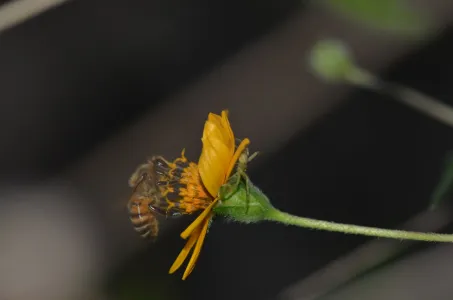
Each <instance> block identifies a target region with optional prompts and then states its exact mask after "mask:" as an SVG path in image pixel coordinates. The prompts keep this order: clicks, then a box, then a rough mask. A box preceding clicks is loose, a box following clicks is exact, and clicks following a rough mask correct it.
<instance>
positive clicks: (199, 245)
mask: <svg viewBox="0 0 453 300" xmlns="http://www.w3.org/2000/svg"><path fill="white" fill-rule="evenodd" d="M211 218H212V213H211V215H210V216H209V218H207V219H205V220H204V223H203V228H202V229H201V233H200V235H199V237H198V240H197V244H196V245H195V249H193V253H192V257H191V258H190V260H189V263H188V264H187V268H186V271H185V272H184V275H183V276H182V280H185V279H186V278H187V277H188V276H189V275H190V273H192V271H193V268H195V263H196V262H197V260H198V257H199V256H200V252H201V248H202V247H203V243H204V240H205V238H206V233H207V232H208V226H209V222H210V221H211Z"/></svg>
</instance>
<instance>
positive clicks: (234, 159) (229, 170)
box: [226, 138, 250, 179]
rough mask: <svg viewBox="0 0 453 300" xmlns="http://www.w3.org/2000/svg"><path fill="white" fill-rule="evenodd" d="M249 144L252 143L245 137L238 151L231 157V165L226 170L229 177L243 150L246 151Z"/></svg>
mask: <svg viewBox="0 0 453 300" xmlns="http://www.w3.org/2000/svg"><path fill="white" fill-rule="evenodd" d="M248 145H250V140H249V139H248V138H245V139H243V140H242V141H241V143H240V144H239V146H238V147H237V149H236V152H235V153H234V155H233V157H232V158H231V161H230V165H229V166H228V171H227V172H226V178H227V179H228V178H229V177H230V174H231V172H232V171H233V168H234V165H235V164H236V162H237V160H238V159H239V156H241V154H242V152H244V150H245V148H247V146H248Z"/></svg>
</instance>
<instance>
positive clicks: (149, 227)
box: [127, 156, 181, 240]
mask: <svg viewBox="0 0 453 300" xmlns="http://www.w3.org/2000/svg"><path fill="white" fill-rule="evenodd" d="M175 166H177V165H176V164H175V163H170V162H168V161H166V160H165V159H164V158H163V157H161V156H155V157H153V158H151V160H149V161H148V162H147V163H146V164H143V165H141V166H139V167H138V168H137V170H136V171H135V172H134V173H133V174H132V176H131V178H130V179H129V186H130V187H132V188H133V192H132V196H131V197H130V199H129V202H128V204H127V209H128V211H129V218H130V220H131V222H132V224H133V225H134V229H135V230H136V231H137V232H138V233H140V235H141V236H142V237H144V238H152V239H153V240H155V239H156V238H157V236H158V234H159V221H158V219H157V215H161V216H165V217H167V218H168V217H178V216H180V215H181V212H180V210H179V209H178V205H175V204H174V203H172V202H170V201H169V197H168V196H169V195H168V192H169V191H171V189H169V186H171V185H175V184H177V178H174V177H175V176H174V173H175V170H176V171H177V169H178V168H175ZM172 179H173V180H172Z"/></svg>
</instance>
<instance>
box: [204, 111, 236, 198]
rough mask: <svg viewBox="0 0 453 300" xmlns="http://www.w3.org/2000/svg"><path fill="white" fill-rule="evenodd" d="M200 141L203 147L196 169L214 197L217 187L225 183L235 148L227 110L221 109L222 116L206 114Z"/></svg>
mask: <svg viewBox="0 0 453 300" xmlns="http://www.w3.org/2000/svg"><path fill="white" fill-rule="evenodd" d="M201 141H202V143H203V149H202V151H201V155H200V159H199V161H198V170H199V172H200V176H201V180H202V181H203V184H204V186H205V187H206V189H207V190H208V192H209V193H210V194H211V196H212V197H214V198H215V197H217V193H218V191H219V188H220V187H221V186H222V185H223V184H224V183H225V179H226V173H227V171H228V168H229V166H230V161H231V158H232V157H233V154H234V148H235V140H234V135H233V131H232V129H231V126H230V123H229V121H228V114H227V111H222V116H219V115H216V114H213V113H210V114H209V115H208V120H207V121H206V123H205V126H204V130H203V137H202V139H201Z"/></svg>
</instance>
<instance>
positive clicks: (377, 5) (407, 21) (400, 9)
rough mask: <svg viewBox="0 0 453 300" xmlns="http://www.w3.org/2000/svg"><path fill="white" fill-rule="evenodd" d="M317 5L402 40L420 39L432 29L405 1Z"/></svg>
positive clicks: (338, 0)
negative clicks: (402, 37) (403, 37)
mask: <svg viewBox="0 0 453 300" xmlns="http://www.w3.org/2000/svg"><path fill="white" fill-rule="evenodd" d="M316 4H322V5H324V6H325V7H327V8H328V9H330V10H333V11H334V12H335V13H338V14H340V15H342V16H345V17H347V18H348V19H351V20H355V21H358V22H360V23H362V24H365V25H367V26H369V27H371V28H373V29H378V30H385V31H387V32H391V33H394V34H399V35H403V36H405V37H422V36H424V35H425V34H427V33H429V32H430V30H431V28H432V26H431V20H430V17H429V16H428V15H427V14H425V13H424V12H422V11H421V10H420V9H416V8H415V7H411V6H410V5H409V2H408V1H407V0H375V1H366V0H322V1H319V2H318V1H316Z"/></svg>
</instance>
